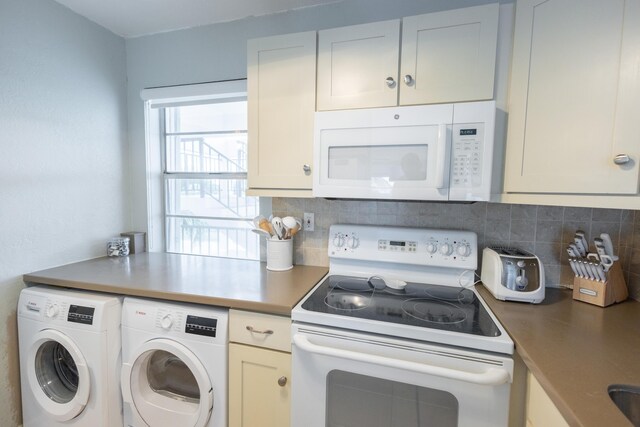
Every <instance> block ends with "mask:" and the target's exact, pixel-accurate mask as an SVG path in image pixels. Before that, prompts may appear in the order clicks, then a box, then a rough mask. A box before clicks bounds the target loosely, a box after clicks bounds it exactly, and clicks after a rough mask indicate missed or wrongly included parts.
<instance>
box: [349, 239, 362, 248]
mask: <svg viewBox="0 0 640 427" xmlns="http://www.w3.org/2000/svg"><path fill="white" fill-rule="evenodd" d="M347 246H348V247H350V248H351V249H355V248H357V247H358V246H360V239H358V238H357V237H356V236H353V237H349V238H348V239H347Z"/></svg>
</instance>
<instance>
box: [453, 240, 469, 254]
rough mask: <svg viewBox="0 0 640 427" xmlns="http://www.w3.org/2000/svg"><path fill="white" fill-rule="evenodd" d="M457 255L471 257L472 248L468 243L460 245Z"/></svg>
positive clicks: (457, 247)
mask: <svg viewBox="0 0 640 427" xmlns="http://www.w3.org/2000/svg"><path fill="white" fill-rule="evenodd" d="M456 253H457V254H458V255H460V256H469V255H471V247H470V246H469V245H467V244H466V243H458V245H457V246H456Z"/></svg>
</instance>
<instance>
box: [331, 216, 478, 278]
mask: <svg viewBox="0 0 640 427" xmlns="http://www.w3.org/2000/svg"><path fill="white" fill-rule="evenodd" d="M329 233H330V235H329V250H328V252H329V257H330V258H343V259H353V260H363V261H371V260H376V261H380V262H394V263H401V264H415V265H423V266H430V267H453V268H461V269H471V270H475V269H476V268H477V263H478V238H477V236H476V234H475V233H474V232H472V231H461V230H439V229H426V228H406V227H383V226H368V225H367V226H365V225H342V224H338V225H332V226H331V229H330V231H329Z"/></svg>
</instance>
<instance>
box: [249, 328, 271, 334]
mask: <svg viewBox="0 0 640 427" xmlns="http://www.w3.org/2000/svg"><path fill="white" fill-rule="evenodd" d="M247 331H249V332H253V333H255V334H263V335H272V334H273V331H272V330H271V329H267V330H264V331H259V330H257V329H253V326H247Z"/></svg>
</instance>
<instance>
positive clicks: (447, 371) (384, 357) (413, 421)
mask: <svg viewBox="0 0 640 427" xmlns="http://www.w3.org/2000/svg"><path fill="white" fill-rule="evenodd" d="M292 336H293V347H292V353H293V373H292V378H293V385H292V387H293V388H292V426H293V427H395V426H403V427H426V426H438V427H465V426H468V427H471V426H473V427H483V426H486V427H499V426H506V425H507V423H508V413H509V391H510V386H511V379H512V374H513V361H512V360H511V359H510V358H509V357H506V356H500V355H493V354H487V353H474V352H470V351H465V350H461V349H458V348H449V347H439V346H436V345H428V344H423V343H415V342H412V341H405V340H398V339H394V338H390V337H385V336H380V335H367V334H360V333H355V332H348V331H345V330H338V329H330V328H322V327H316V326H308V325H304V324H294V325H293V335H292Z"/></svg>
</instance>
